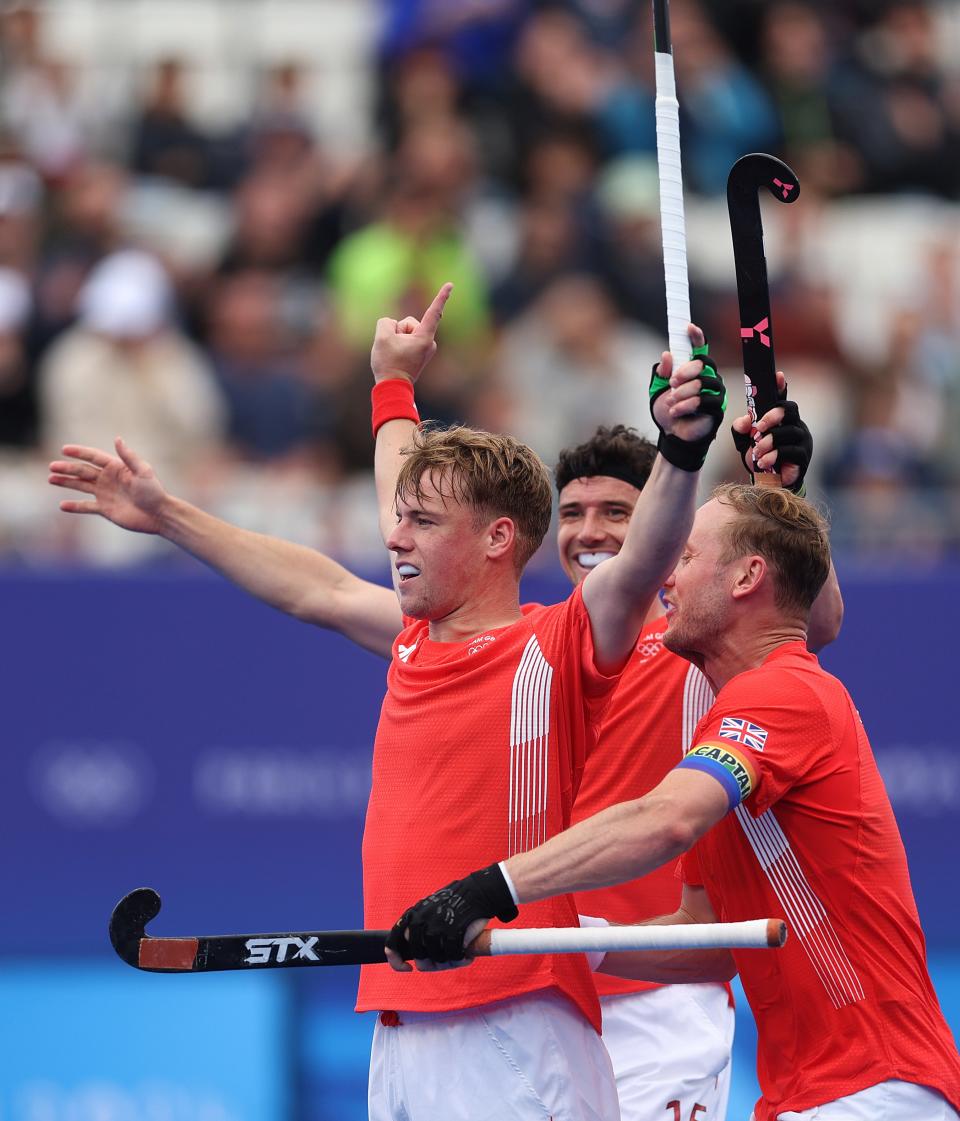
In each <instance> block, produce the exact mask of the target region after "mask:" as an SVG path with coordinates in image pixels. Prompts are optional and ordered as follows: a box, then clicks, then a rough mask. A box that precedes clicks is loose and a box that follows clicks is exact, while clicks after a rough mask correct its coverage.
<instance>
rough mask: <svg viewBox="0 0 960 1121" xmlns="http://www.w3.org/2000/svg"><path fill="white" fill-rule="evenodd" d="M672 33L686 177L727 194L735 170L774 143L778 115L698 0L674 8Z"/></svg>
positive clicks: (704, 190)
mask: <svg viewBox="0 0 960 1121" xmlns="http://www.w3.org/2000/svg"><path fill="white" fill-rule="evenodd" d="M644 18H646V13H644ZM670 31H671V35H672V38H673V50H674V67H675V70H676V81H677V89H678V90H680V91H682V92H681V96H680V134H681V136H682V137H683V171H684V176H685V178H686V180H687V181H688V182H689V184H690V186H691V187H693V189H694V190H697V191H700V192H702V193H703V194H722V193H723V192H724V191H725V190H726V186H727V175H728V174H729V171H730V168H731V167H732V166H733V164H734V163H735V162H736V161H737V160H738V159H739V158H740V157H741V156H742V155H743V154H744V153H745V152H757V151H760V152H763V151H766V150H768V149H769V148H771V147H772V146H773V145H774V144H775V142H776V139H777V119H776V114H775V112H774V109H773V105H772V104H771V102H770V99H769V97H768V95H767V93H766V91H765V90H764V88H763V86H762V85H761V84H760V83H759V82H758V81H757V79H756V78H755V77H754V76H753V75H752V74H751V73H750V71H749V70H747V69H746V67H745V66H743V65H741V63H740V62H739V61H738V60H737V58H736V57H735V56H734V54H733V52H732V51H731V49H730V48H729V46H728V45H727V44H726V43H725V42H724V40H723V38H722V37H721V36H720V34H719V33H718V32H717V30H716V28H715V27H714V25H713V23H712V22H711V20H710V18H709V17H708V15H707V13H706V12H705V11H704V9H703V5H702V4H701V3H700V2H699V0H679V2H674V3H672V4H671V5H670Z"/></svg>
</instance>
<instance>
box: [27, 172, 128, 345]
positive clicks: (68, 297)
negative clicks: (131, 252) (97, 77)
mask: <svg viewBox="0 0 960 1121" xmlns="http://www.w3.org/2000/svg"><path fill="white" fill-rule="evenodd" d="M127 198H128V177H127V174H126V172H125V171H124V169H123V168H122V167H119V166H117V165H115V164H111V163H106V162H101V163H87V164H83V165H82V166H80V167H77V168H75V169H74V170H73V171H72V172H71V173H70V175H69V176H68V177H67V179H66V180H65V181H64V183H63V184H62V185H61V186H60V188H59V190H58V191H57V192H56V193H55V195H54V197H53V207H52V214H51V215H50V218H49V222H48V225H47V229H46V237H45V239H44V242H43V248H42V253H41V259H40V263H39V266H38V268H37V278H36V299H37V307H36V318H37V331H38V338H39V345H40V346H41V347H45V346H46V345H47V344H48V343H50V342H51V341H52V340H53V338H54V337H55V336H56V335H57V334H58V333H59V332H60V331H62V330H63V329H64V328H65V327H67V326H68V325H69V324H70V323H71V322H72V321H73V318H74V315H75V314H76V304H77V298H78V296H79V293H80V289H81V287H82V286H83V284H84V282H85V280H86V278H87V276H88V274H89V272H90V270H91V269H92V268H93V267H94V266H95V265H96V264H97V263H98V262H99V261H100V260H101V259H102V258H103V257H105V256H106V255H108V254H109V253H112V252H114V251H115V250H117V249H119V248H120V247H121V245H122V244H123V241H124V237H123V231H122V219H123V213H124V207H125V205H126V202H127Z"/></svg>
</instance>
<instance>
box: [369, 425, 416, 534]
mask: <svg viewBox="0 0 960 1121" xmlns="http://www.w3.org/2000/svg"><path fill="white" fill-rule="evenodd" d="M415 429H416V425H415V424H414V422H413V421H412V420H407V419H406V418H405V417H401V418H399V419H397V420H388V421H387V422H386V423H385V424H382V425H381V426H380V427H379V428H378V430H377V437H376V446H375V448H374V453H373V475H374V480H375V482H376V487H377V508H378V509H379V511H380V535H381V536H382V537H383V539H384V540H386V539H387V537H388V536H389V535H390V533H391V531H392V530H393V527H394V524H395V523H396V491H397V476H398V475H399V474H400V468H401V467H402V466H403V455H402V454H401V453H402V450H403V449H404V448H406V447H409V446H410V444H411V443H412V442H413V433H414V431H415Z"/></svg>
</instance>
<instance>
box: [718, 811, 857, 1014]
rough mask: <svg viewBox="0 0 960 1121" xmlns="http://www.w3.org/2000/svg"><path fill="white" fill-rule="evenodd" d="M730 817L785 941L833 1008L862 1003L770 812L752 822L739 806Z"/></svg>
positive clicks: (827, 921) (828, 925)
mask: <svg viewBox="0 0 960 1121" xmlns="http://www.w3.org/2000/svg"><path fill="white" fill-rule="evenodd" d="M735 812H736V815H737V819H738V820H739V822H740V825H741V828H742V829H743V831H744V833H745V834H746V837H747V840H748V841H749V842H750V847H751V848H752V849H753V851H754V854H755V855H756V857H757V860H758V861H759V862H760V867H761V868H762V869H763V870H764V872H765V873H766V875H767V879H768V880H769V881H770V886H771V887H772V888H773V890H774V892H775V893H776V896H777V899H778V900H779V901H780V905H781V906H782V907H783V912H784V918H786V920H787V922H788V923H789V929H790V937H791V938H796V939H797V940H798V941H799V942H800V945H801V946H802V947H803V949H804V952H805V953H806V955H807V957H808V958H809V959H810V964H811V965H812V966H813V968H814V971H815V972H816V974H817V976H818V977H819V978H820V982H821V984H822V985H823V987H824V988H825V989H826V991H827V995H828V996H829V997H830V1000H831V1002H832V1004H833V1006H834V1008H842V1007H844V1005H847V1004H854V1003H855V1002H856V1001H858V1000H863V999H864V992H863V986H862V985H861V984H860V978H859V977H858V976H857V973H856V970H855V969H854V968H853V966H852V965H851V963H850V959H849V958H848V957H847V954H846V951H845V950H844V948H843V945H842V944H841V942H840V939H839V938H838V937H837V932H836V931H835V930H834V927H833V923H832V922H831V921H830V916H829V915H828V914H827V912H826V909H825V908H824V906H823V904H822V903H821V902H820V900H819V899H818V898H817V897H816V895H814V893H813V889H812V888H811V887H810V885H809V883H808V882H807V878H806V876H805V875H804V873H803V869H802V868H801V867H800V863H799V861H798V860H797V858H796V855H795V854H794V852H793V849H792V848H791V847H790V842H789V841H788V840H787V837H786V834H785V833H784V832H783V829H781V827H780V823H779V822H778V821H777V819H776V817H775V816H774V813H773V810H767V811H766V812H765V813H763V814H761V815H760V817H758V818H754V817H752V816H751V814H750V811H749V810H747V809H746V808H745V807H744V806H737V808H736V811H735Z"/></svg>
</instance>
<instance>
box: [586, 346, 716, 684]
mask: <svg viewBox="0 0 960 1121" xmlns="http://www.w3.org/2000/svg"><path fill="white" fill-rule="evenodd" d="M689 334H690V340H691V342H692V343H693V346H694V348H697V349H701V348H703V347H704V337H703V332H702V331H701V330H700V329H699V327H695V326H694V325H693V324H691V326H690V328H689ZM655 384H661V385H663V386H665V387H666V389H665V391H664V392H661V393H660V394H659V395H658V396H656V397H655V398H654V403H653V414H654V420H655V421H656V422H657V426H658V427H659V429H660V431H661V437H660V443H659V445H658V448H659V452H660V454H658V456H657V458H656V460H655V462H654V465H653V470H652V471H651V473H650V478H649V480H648V481H647V484H646V486H645V487H644V488H643V491H642V492H641V494H640V498H639V499H638V500H637V504H636V506H635V507H634V510H633V514H632V516H631V518H630V525H629V528H628V530H627V535H626V538H625V540H624V543H623V547H622V548H621V550H620V552H619V553H618V554H617V556H615V557H612V558H611V559H610V560H608V561H606V562H605V563H604V564H602V565H599V566H598V567H597V568H595V569H594V570H593V571H592V572H591V573H590V574H589V575H588V576H587V578H586V579H585V580H584V582H583V602H584V604H585V606H586V608H587V611H588V613H589V615H590V623H591V627H592V630H593V643H594V650H595V652H596V661H597V665H598V666H599V668H600V669H601V670H613V669H618V668H619V667H620V666H621V665H622V664H623V661H624V659H625V658H626V657H627V655H628V654H629V653H630V651H631V650H632V649H633V646H634V643H635V642H636V640H637V636H638V634H639V633H640V628H641V627H642V626H643V621H644V619H645V618H646V615H647V612H648V611H649V608H650V604H651V602H652V601H653V598H654V596H656V594H657V592H658V591H659V590H660V588H661V587H662V585H663V583H664V581H665V580H666V579H667V577H668V576H669V575H670V573H671V571H672V570H673V567H674V565H675V564H676V562H677V559H678V558H679V556H680V552H681V550H682V548H683V545H684V542H685V541H686V540H687V537H688V536H689V534H690V528H691V526H692V525H693V515H694V513H695V510H696V498H697V484H698V481H699V469H700V466H701V465H702V463H703V457H704V456H705V455H706V449H707V446H708V445H709V443H710V441H711V440H712V439H713V437H714V436H715V435H716V432H717V428H718V427H719V425H720V420H721V418H722V415H723V403H724V402H725V394H724V390H723V383H722V382H721V381H720V379H719V378H718V377H717V376H716V373H715V372H714V371H713V369H712V363H710V364H709V366H706V365H705V363H704V362H703V361H702V359H701V358H700V357H695V358H693V359H692V360H691V361H690V362H686V363H684V365H682V366H681V367H679V369H677V370H674V368H673V359H672V357H671V355H670V353H669V351H664V353H663V356H662V358H661V360H660V366H659V370H658V371H657V372H656V376H655Z"/></svg>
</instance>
